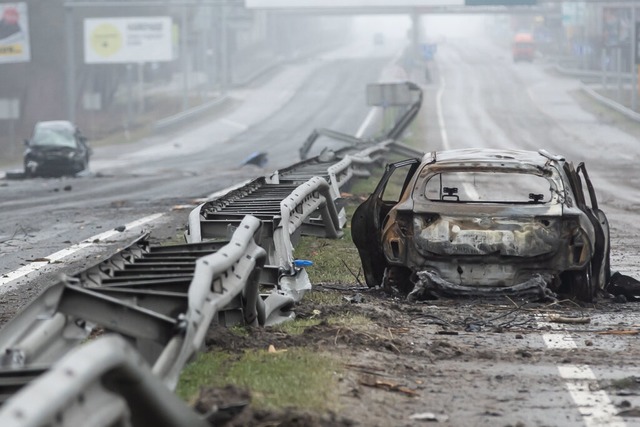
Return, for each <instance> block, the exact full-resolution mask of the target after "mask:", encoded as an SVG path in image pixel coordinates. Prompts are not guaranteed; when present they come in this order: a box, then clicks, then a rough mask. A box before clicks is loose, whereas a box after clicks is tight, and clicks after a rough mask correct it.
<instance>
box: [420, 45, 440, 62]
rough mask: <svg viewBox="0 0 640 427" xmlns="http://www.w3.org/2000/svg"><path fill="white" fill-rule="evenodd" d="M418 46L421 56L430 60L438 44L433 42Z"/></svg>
mask: <svg viewBox="0 0 640 427" xmlns="http://www.w3.org/2000/svg"><path fill="white" fill-rule="evenodd" d="M420 47H421V48H422V56H424V59H426V60H427V61H431V60H432V59H433V57H434V56H435V55H436V52H437V51H438V45H437V44H435V43H424V44H422V45H420Z"/></svg>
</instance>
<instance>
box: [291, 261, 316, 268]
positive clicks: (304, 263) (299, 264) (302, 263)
mask: <svg viewBox="0 0 640 427" xmlns="http://www.w3.org/2000/svg"><path fill="white" fill-rule="evenodd" d="M293 265H294V266H296V267H311V266H312V265H313V261H310V260H308V259H296V260H293Z"/></svg>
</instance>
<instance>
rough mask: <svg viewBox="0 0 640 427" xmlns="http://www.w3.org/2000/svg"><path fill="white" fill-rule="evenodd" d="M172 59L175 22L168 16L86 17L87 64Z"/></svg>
mask: <svg viewBox="0 0 640 427" xmlns="http://www.w3.org/2000/svg"><path fill="white" fill-rule="evenodd" d="M172 59H173V55H172V23H171V18H170V17H168V16H167V17H165V16H160V17H136V18H89V19H85V20H84V61H85V63H87V64H122V63H137V62H160V61H171V60H172Z"/></svg>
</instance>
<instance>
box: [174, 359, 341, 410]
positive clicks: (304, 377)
mask: <svg viewBox="0 0 640 427" xmlns="http://www.w3.org/2000/svg"><path fill="white" fill-rule="evenodd" d="M338 369H339V364H338V363H337V362H336V360H335V359H334V358H333V357H331V356H327V355H324V354H322V353H318V352H317V351H313V350H309V349H305V348H292V349H289V350H287V351H282V352H275V353H273V352H272V353H269V352H268V351H265V350H248V351H245V352H244V353H243V354H240V355H235V354H231V353H228V352H223V351H220V352H211V353H202V354H200V355H199V356H198V358H197V360H196V361H195V362H194V363H191V364H190V365H189V366H187V368H186V369H185V370H184V371H183V373H182V377H181V380H180V384H179V386H178V389H177V390H176V393H177V394H178V396H180V397H182V398H183V399H186V400H188V401H189V400H193V399H194V398H195V397H197V394H198V392H199V389H200V388H201V387H204V386H208V387H223V386H225V385H228V384H233V385H235V386H239V387H245V388H247V389H249V390H251V394H252V405H254V406H255V407H257V408H265V409H280V408H287V407H295V408H297V409H305V410H310V411H314V412H319V413H320V412H324V411H327V410H332V409H335V408H336V406H337V403H338V402H337V397H336V396H335V395H334V394H333V393H332V391H333V390H334V389H335V381H337V376H338V374H337V370H338Z"/></svg>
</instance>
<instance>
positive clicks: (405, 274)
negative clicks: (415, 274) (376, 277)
mask: <svg viewBox="0 0 640 427" xmlns="http://www.w3.org/2000/svg"><path fill="white" fill-rule="evenodd" d="M411 274H412V272H411V270H410V269H408V268H406V267H398V266H392V267H387V268H386V269H385V270H384V277H383V279H382V286H383V288H384V289H385V290H387V291H391V292H393V291H395V290H398V291H400V292H401V293H403V294H405V295H407V294H408V293H409V292H411V291H412V290H413V286H414V283H413V282H412V281H411Z"/></svg>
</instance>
